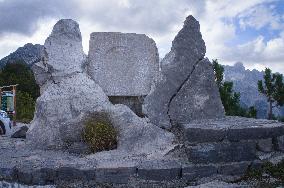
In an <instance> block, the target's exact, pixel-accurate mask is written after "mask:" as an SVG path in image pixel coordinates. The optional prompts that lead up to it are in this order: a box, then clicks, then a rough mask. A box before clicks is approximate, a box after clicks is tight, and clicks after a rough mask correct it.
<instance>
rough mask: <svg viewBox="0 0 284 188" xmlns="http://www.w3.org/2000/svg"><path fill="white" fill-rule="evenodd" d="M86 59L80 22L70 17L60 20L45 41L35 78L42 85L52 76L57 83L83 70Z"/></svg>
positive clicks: (35, 68) (35, 66) (36, 66)
mask: <svg viewBox="0 0 284 188" xmlns="http://www.w3.org/2000/svg"><path fill="white" fill-rule="evenodd" d="M84 61H85V54H84V52H83V47H82V37H81V32H80V29H79V25H78V23H76V22H75V21H73V20H70V19H63V20H60V21H58V22H57V23H56V24H55V26H54V27H53V30H52V33H51V34H50V36H49V37H48V38H47V39H46V41H45V43H44V52H43V57H42V60H41V61H40V62H38V63H36V64H35V65H34V67H33V70H34V72H35V78H36V80H37V81H38V84H39V85H40V86H42V85H43V84H44V83H46V82H47V81H48V80H49V79H50V78H51V81H53V82H55V83H56V82H58V81H59V80H60V79H61V78H62V77H64V76H66V75H69V74H73V73H78V72H82V66H83V64H84Z"/></svg>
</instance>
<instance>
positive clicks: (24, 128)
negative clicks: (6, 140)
mask: <svg viewBox="0 0 284 188" xmlns="http://www.w3.org/2000/svg"><path fill="white" fill-rule="evenodd" d="M28 130H29V128H28V127H27V126H22V127H20V128H19V130H17V131H16V132H14V133H13V134H12V135H11V138H26V133H27V131H28Z"/></svg>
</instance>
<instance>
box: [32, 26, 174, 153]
mask: <svg viewBox="0 0 284 188" xmlns="http://www.w3.org/2000/svg"><path fill="white" fill-rule="evenodd" d="M67 44H68V45H67ZM66 45H67V46H66ZM45 48H46V56H47V57H48V59H46V65H47V66H48V70H50V71H51V77H50V79H49V80H47V82H46V83H45V84H44V85H43V86H42V88H44V90H42V94H41V96H40V97H39V98H38V99H37V104H36V112H35V117H34V119H33V121H32V122H31V127H30V129H29V131H28V133H27V138H28V140H29V141H30V142H31V143H32V144H33V145H34V146H36V147H37V148H44V149H46V148H47V149H68V150H69V151H72V152H75V153H76V152H78V151H80V150H78V147H77V146H78V145H80V144H82V137H81V134H82V129H83V127H84V125H83V122H84V119H85V118H87V117H88V116H89V115H90V114H92V113H94V112H106V113H107V114H109V116H110V119H111V121H112V124H113V126H114V127H115V128H116V129H117V131H118V133H119V136H118V148H117V150H114V151H110V152H102V153H98V154H97V155H96V156H95V158H108V157H109V156H111V157H113V156H116V157H117V158H122V157H125V156H132V155H141V156H143V157H144V158H156V157H161V156H164V155H165V154H166V153H167V152H168V151H169V150H171V149H172V148H173V147H174V145H173V141H174V135H173V134H172V133H169V132H166V131H165V130H162V129H160V128H159V127H157V126H154V125H153V124H151V123H148V122H147V121H146V119H143V118H139V117H138V116H136V115H135V114H134V113H133V112H132V111H131V110H130V109H129V108H128V107H126V106H124V105H112V104H111V103H110V102H109V100H108V97H107V96H106V94H105V93H104V92H103V90H102V88H101V87H100V86H99V85H98V84H96V83H95V82H94V80H92V79H91V78H90V77H89V76H88V75H87V74H86V73H85V72H83V67H81V65H82V64H83V62H84V61H85V60H84V58H83V57H84V54H83V51H82V45H81V35H80V30H79V26H78V24H77V23H76V22H74V21H72V20H61V21H59V22H58V23H57V24H56V25H55V26H54V29H53V31H52V34H51V35H50V37H49V38H48V39H47V40H46V43H45ZM61 49H62V50H61ZM70 54H71V55H70ZM69 55H70V56H69ZM73 55H74V57H73ZM65 56H68V57H66V58H65ZM49 67H51V69H49ZM64 67H65V68H64ZM55 77H57V78H59V77H60V79H55ZM54 79H55V80H54ZM76 148H77V149H76ZM82 151H83V150H82Z"/></svg>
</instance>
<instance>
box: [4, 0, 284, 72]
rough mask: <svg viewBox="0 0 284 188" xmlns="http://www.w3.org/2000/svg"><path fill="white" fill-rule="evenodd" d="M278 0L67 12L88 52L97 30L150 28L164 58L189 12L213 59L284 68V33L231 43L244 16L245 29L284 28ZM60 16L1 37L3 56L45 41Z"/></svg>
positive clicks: (186, 0)
mask: <svg viewBox="0 0 284 188" xmlns="http://www.w3.org/2000/svg"><path fill="white" fill-rule="evenodd" d="M6 1H7V0H6ZM31 1H33V0H29V2H31ZM273 1H277V0H247V1H232V0H200V1H196V0H175V1H173V0H155V1H152V0H143V1H142V0H108V1H105V0H71V1H70V3H71V2H72V3H71V4H73V5H72V6H74V5H75V7H76V9H74V7H73V10H72V11H70V10H69V11H67V13H66V14H62V15H67V16H70V17H71V18H73V19H75V20H76V21H78V22H79V24H80V28H81V32H82V35H83V47H84V51H85V52H86V53H87V51H88V45H89V35H90V33H91V32H96V31H120V32H135V33H145V34H147V35H148V36H150V37H152V38H153V39H154V40H155V41H156V43H157V46H158V48H159V53H160V57H161V58H162V57H163V56H164V55H165V54H166V53H167V52H168V51H169V50H170V47H171V41H172V40H173V39H174V36H175V35H176V34H177V32H178V31H179V30H180V29H181V27H182V25H183V21H184V19H185V17H186V16H187V15H189V14H192V15H193V16H194V17H195V18H196V19H197V20H199V21H200V25H201V32H202V35H203V38H204V40H205V42H206V47H207V53H206V56H207V57H209V59H213V58H214V59H215V58H218V59H219V61H220V62H221V63H224V64H232V63H234V62H236V61H242V62H244V63H245V65H246V66H249V67H263V66H266V65H269V64H271V65H272V64H273V67H280V68H281V66H282V65H283V64H282V63H280V62H281V60H282V59H283V52H284V49H283V48H284V47H283V44H284V42H283V39H284V32H283V33H282V34H281V35H279V36H277V37H274V38H273V39H270V40H268V41H266V39H265V38H264V37H263V36H258V37H257V35H256V38H254V39H251V41H247V42H246V43H244V44H242V45H238V46H232V44H229V43H228V42H229V41H232V40H237V39H238V37H239V36H238V33H237V32H236V28H237V26H236V25H235V22H234V20H235V19H239V20H240V25H241V26H242V28H243V29H245V28H248V27H252V28H256V29H259V28H262V27H270V28H271V29H272V30H273V29H277V28H281V27H282V26H283V22H284V21H283V19H284V15H283V13H282V15H278V14H277V13H276V12H275V11H274V10H275V8H276V7H275V6H266V5H264V3H267V2H273ZM0 2H1V0H0ZM14 2H16V1H15V0H14ZM0 6H1V4H0ZM72 6H71V5H70V6H69V8H70V7H72ZM60 10H61V9H60ZM62 11H64V10H62ZM72 12H74V14H72ZM60 18H61V17H60V15H56V14H54V13H53V14H52V15H51V16H50V17H48V16H47V15H45V16H44V20H43V18H42V17H40V19H39V20H37V23H38V25H37V28H38V29H37V30H36V31H35V32H34V33H33V35H32V36H25V35H20V34H15V33H9V34H7V33H6V34H5V35H2V36H0V57H1V56H4V55H8V53H9V52H12V51H14V50H15V49H16V48H17V47H20V46H23V45H24V44H25V43H28V42H32V43H41V44H43V42H44V39H45V38H46V37H47V36H48V34H49V33H50V32H51V27H52V25H53V24H54V23H55V20H56V19H60ZM282 29H283V28H282ZM260 65H261V66H260ZM274 65H275V66H274ZM283 72H284V70H283Z"/></svg>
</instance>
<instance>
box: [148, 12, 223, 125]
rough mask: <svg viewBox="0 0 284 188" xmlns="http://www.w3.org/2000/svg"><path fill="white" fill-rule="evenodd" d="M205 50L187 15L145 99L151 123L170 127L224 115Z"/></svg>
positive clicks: (195, 28)
mask: <svg viewBox="0 0 284 188" xmlns="http://www.w3.org/2000/svg"><path fill="white" fill-rule="evenodd" d="M205 52H206V47H205V43H204V41H203V39H202V35H201V33H200V25H199V23H198V21H197V20H196V19H195V18H194V17H193V16H189V17H187V19H186V20H185V22H184V26H183V28H182V29H181V30H180V31H179V33H178V34H177V36H176V37H175V39H174V41H173V42H172V48H171V51H170V52H169V53H168V54H167V55H166V56H165V58H164V59H163V60H162V62H161V68H162V72H161V78H160V80H159V81H158V83H157V84H156V85H155V87H153V88H154V89H153V90H152V91H151V93H150V94H149V95H148V96H147V97H146V98H145V103H144V106H143V110H144V112H145V114H146V115H147V116H148V118H149V119H150V120H151V122H153V123H154V124H156V125H158V126H160V127H163V128H167V129H170V128H171V127H172V124H178V123H186V122H189V121H191V120H193V119H206V118H218V117H223V116H224V109H223V106H222V102H221V100H220V96H219V92H218V89H217V86H216V84H215V82H214V74H213V69H212V66H211V64H210V62H209V61H208V60H207V59H204V56H205ZM197 67H198V68H197ZM197 72H198V73H197ZM197 74H200V75H197ZM192 79H195V80H192ZM190 88H194V89H195V90H194V91H192V90H191V89H190ZM189 90H190V91H189ZM185 92H186V93H185ZM212 108H213V109H212ZM198 114H199V116H198Z"/></svg>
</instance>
